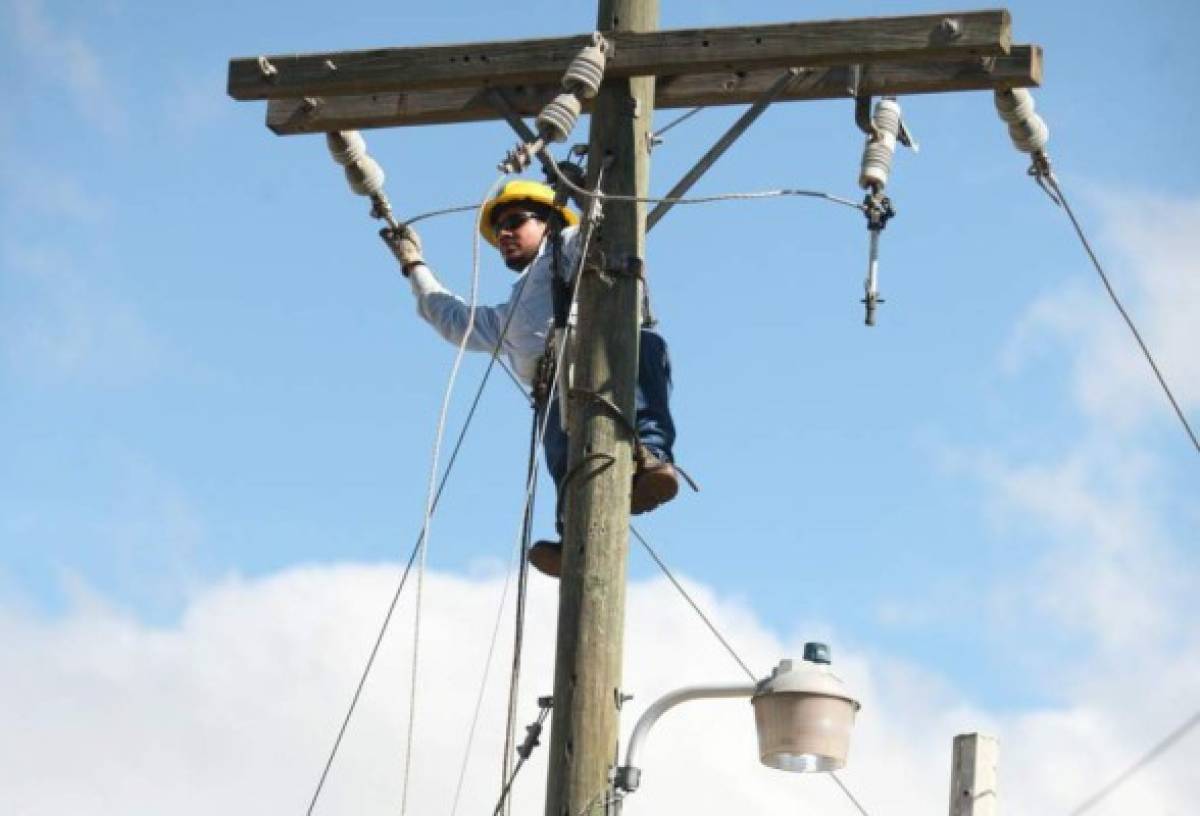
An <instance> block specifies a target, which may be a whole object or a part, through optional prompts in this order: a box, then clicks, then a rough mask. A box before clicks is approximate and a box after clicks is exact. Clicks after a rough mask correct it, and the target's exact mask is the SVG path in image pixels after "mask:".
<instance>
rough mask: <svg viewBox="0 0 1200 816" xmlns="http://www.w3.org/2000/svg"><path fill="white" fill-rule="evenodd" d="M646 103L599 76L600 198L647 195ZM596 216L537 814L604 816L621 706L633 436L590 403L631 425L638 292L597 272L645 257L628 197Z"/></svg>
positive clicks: (619, 23)
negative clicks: (545, 765) (542, 802)
mask: <svg viewBox="0 0 1200 816" xmlns="http://www.w3.org/2000/svg"><path fill="white" fill-rule="evenodd" d="M597 18H598V25H599V27H600V28H601V29H602V30H607V29H609V28H615V27H621V28H627V29H632V30H650V29H653V28H655V27H656V26H657V25H658V0H600V2H599V9H598V11H597ZM653 103H654V79H653V77H634V78H627V79H617V80H609V81H606V82H605V83H604V85H603V87H602V88H601V89H600V94H599V95H598V96H597V97H596V106H595V112H594V113H593V115H592V119H591V133H590V141H589V150H588V155H589V156H590V157H605V156H610V157H611V159H612V163H611V167H609V168H608V170H607V171H606V172H605V174H604V184H603V189H604V191H605V192H606V193H610V194H622V195H639V196H644V195H646V191H647V189H648V187H649V182H650V151H649V140H648V139H647V135H648V133H649V128H650V123H651V118H652V113H653V107H654V104H653ZM600 165H601V161H600V160H590V161H589V162H588V184H589V186H595V184H596V179H597V174H598V172H599V169H600ZM603 214H604V220H603V221H602V222H601V224H600V226H599V227H598V228H597V229H596V230H595V232H594V234H593V235H592V240H591V248H592V251H591V252H589V255H588V259H587V261H586V262H585V267H584V271H583V272H582V273H581V276H580V279H579V282H578V284H577V285H578V290H579V291H578V296H577V297H578V303H579V324H578V328H577V331H576V342H575V344H574V346H575V352H574V355H573V357H572V358H571V359H570V360H569V364H570V366H571V368H572V370H573V374H572V382H571V384H570V388H571V389H572V392H574V393H576V396H575V397H574V398H573V399H571V400H570V403H569V408H568V411H567V417H568V427H569V430H570V438H571V443H570V457H569V463H568V468H567V472H568V473H577V474H578V475H577V476H575V477H574V478H572V479H571V480H570V483H569V484H566V485H563V486H562V488H561V489H562V490H563V491H564V492H565V499H566V518H565V519H564V529H563V574H562V579H561V585H560V589H559V610H558V642H557V650H556V653H555V664H554V720H553V725H552V728H551V733H550V747H549V758H548V761H549V771H548V774H547V787H546V811H545V812H546V816H601V814H606V813H611V812H612V807H611V805H610V804H609V803H608V802H607V801H606V799H607V796H606V794H607V793H608V787H609V771H610V769H611V767H612V764H613V761H614V759H615V757H616V756H617V739H618V725H619V723H618V716H619V713H620V707H621V662H622V656H623V643H624V640H623V638H624V628H625V569H626V561H627V560H628V551H629V500H630V484H631V481H632V478H633V450H632V444H633V442H634V440H632V439H631V438H630V434H629V431H628V430H627V428H626V424H625V423H624V422H621V421H620V419H619V418H618V417H615V416H613V415H612V412H611V410H610V409H606V408H605V407H603V405H602V404H601V401H605V402H607V403H608V404H609V405H611V406H615V407H616V408H617V409H618V410H619V411H621V413H622V414H623V415H624V417H625V418H626V422H631V421H632V419H633V417H634V389H635V385H636V383H637V368H638V336H639V334H638V330H639V328H640V325H641V315H640V313H639V307H640V304H641V285H640V283H639V281H638V279H637V278H635V277H632V276H628V275H610V274H608V273H607V271H606V270H607V269H609V268H610V267H611V266H612V265H613V264H619V263H620V262H621V260H622V259H627V258H644V257H645V253H644V251H643V247H644V245H645V240H646V223H645V207H644V205H642V204H637V203H634V202H629V201H614V200H612V199H609V200H607V201H606V202H605V203H604V213H603ZM560 387H567V386H566V385H565V384H563V383H560ZM579 394H595V395H596V396H598V397H599V400H593V399H586V398H583V397H581V396H579Z"/></svg>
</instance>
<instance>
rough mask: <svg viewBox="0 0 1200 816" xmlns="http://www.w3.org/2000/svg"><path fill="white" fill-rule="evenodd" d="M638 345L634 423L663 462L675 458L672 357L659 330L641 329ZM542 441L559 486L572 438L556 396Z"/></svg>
mask: <svg viewBox="0 0 1200 816" xmlns="http://www.w3.org/2000/svg"><path fill="white" fill-rule="evenodd" d="M638 345H639V349H638V378H637V388H636V389H635V390H634V406H635V408H636V411H637V415H636V416H635V418H634V426H635V427H636V428H637V432H638V439H640V440H641V442H642V444H643V445H645V446H646V447H647V448H649V449H650V451H651V452H652V453H653V454H654V455H655V456H657V457H658V458H659V459H661V460H663V461H664V462H673V461H675V459H674V454H673V453H672V449H673V448H674V446H675V422H674V421H673V420H672V419H671V404H670V400H671V358H670V357H669V356H668V355H667V341H665V340H663V339H662V335H660V334H659V333H658V332H655V331H652V330H651V329H642V335H641V338H640V343H639V344H638ZM543 445H544V446H545V448H546V467H547V468H548V469H549V471H550V475H551V476H553V477H554V487H555V489H556V490H557V489H560V488H561V487H562V481H563V477H564V476H566V474H567V456H568V454H569V450H570V442H569V440H568V439H567V432H566V431H564V430H563V429H562V423H561V422H560V421H559V413H558V398H557V397H556V398H555V399H553V400H551V401H550V415H549V417H547V420H546V436H545V438H544V440H543ZM560 523H561V520H560Z"/></svg>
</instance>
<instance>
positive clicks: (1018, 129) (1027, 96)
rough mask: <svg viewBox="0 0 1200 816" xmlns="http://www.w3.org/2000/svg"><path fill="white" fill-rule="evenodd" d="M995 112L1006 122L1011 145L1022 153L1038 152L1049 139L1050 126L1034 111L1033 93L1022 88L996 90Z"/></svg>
mask: <svg viewBox="0 0 1200 816" xmlns="http://www.w3.org/2000/svg"><path fill="white" fill-rule="evenodd" d="M995 99H996V112H997V113H999V114H1000V118H1001V119H1003V120H1004V121H1005V122H1006V123H1008V135H1009V137H1010V138H1011V139H1012V142H1013V145H1014V146H1016V148H1017V150H1020V151H1021V152H1023V153H1038V152H1041V151H1043V150H1045V149H1046V145H1047V144H1048V143H1049V141H1050V128H1049V127H1047V126H1046V122H1045V120H1044V119H1042V117H1041V116H1039V115H1038V114H1037V113H1036V112H1035V107H1034V104H1033V95H1032V94H1031V93H1029V91H1027V90H1025V89H1024V88H1013V89H1012V90H1010V91H1000V90H998V91H996V96H995Z"/></svg>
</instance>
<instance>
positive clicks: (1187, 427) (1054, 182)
mask: <svg viewBox="0 0 1200 816" xmlns="http://www.w3.org/2000/svg"><path fill="white" fill-rule="evenodd" d="M1044 178H1045V179H1046V181H1047V183H1049V185H1050V187H1051V189H1053V191H1054V193H1055V194H1056V195H1057V196H1058V201H1059V203H1060V204H1062V208H1063V210H1065V211H1066V213H1067V217H1068V218H1070V219H1071V225H1072V226H1073V227H1074V228H1075V234H1076V235H1078V236H1079V240H1080V242H1081V243H1082V244H1083V248H1084V250H1085V251H1086V252H1087V254H1088V257H1089V258H1091V260H1092V265H1093V266H1095V267H1096V272H1097V273H1098V274H1099V275H1100V280H1101V281H1102V282H1103V283H1104V288H1105V289H1106V290H1107V291H1108V296H1109V297H1110V298H1111V299H1112V302H1113V305H1115V306H1116V307H1117V311H1118V312H1120V313H1121V317H1122V318H1123V319H1124V320H1125V325H1126V326H1128V327H1129V331H1131V332H1132V333H1133V337H1134V339H1135V340H1137V343H1138V346H1140V347H1141V350H1142V355H1143V356H1145V358H1146V362H1148V363H1149V364H1150V368H1151V369H1152V370H1153V371H1154V376H1155V377H1156V378H1158V384H1159V385H1161V386H1162V390H1163V393H1164V394H1166V395H1167V400H1168V401H1170V403H1171V407H1172V408H1173V409H1175V415H1176V416H1177V417H1179V422H1180V423H1181V424H1182V425H1183V429H1184V431H1185V432H1187V435H1188V437H1189V438H1190V439H1191V440H1192V445H1193V447H1195V448H1196V452H1197V453H1200V439H1197V438H1196V432H1195V431H1193V430H1192V426H1191V424H1190V423H1189V422H1188V420H1187V417H1186V416H1185V415H1184V413H1183V409H1182V408H1181V407H1180V406H1179V402H1178V401H1176V399H1175V395H1174V394H1173V393H1172V392H1171V388H1170V386H1168V385H1167V380H1166V378H1165V377H1163V374H1162V371H1160V370H1159V368H1158V363H1156V362H1155V361H1154V355H1152V354H1151V353H1150V349H1149V348H1148V347H1147V346H1146V342H1145V341H1144V340H1143V339H1142V335H1141V333H1140V332H1139V331H1138V330H1137V326H1135V325H1134V323H1133V319H1132V318H1131V317H1130V316H1129V313H1128V312H1127V311H1125V307H1124V306H1123V305H1122V303H1121V299H1120V298H1119V297H1117V293H1116V292H1115V291H1114V290H1113V287H1112V284H1111V283H1110V282H1109V280H1108V275H1107V274H1105V272H1104V267H1103V266H1101V265H1100V260H1099V259H1098V258H1097V257H1096V253H1095V252H1094V251H1093V250H1092V245H1091V243H1090V242H1089V241H1088V239H1087V236H1086V235H1085V234H1084V232H1083V227H1082V226H1080V224H1079V219H1077V218H1076V217H1075V212H1074V211H1073V210H1072V209H1071V205H1070V204H1069V203H1068V201H1067V197H1066V196H1065V195H1064V194H1063V191H1062V187H1061V186H1060V185H1059V183H1058V179H1057V178H1056V177H1055V175H1054V174H1053V173H1049V174H1046V175H1044Z"/></svg>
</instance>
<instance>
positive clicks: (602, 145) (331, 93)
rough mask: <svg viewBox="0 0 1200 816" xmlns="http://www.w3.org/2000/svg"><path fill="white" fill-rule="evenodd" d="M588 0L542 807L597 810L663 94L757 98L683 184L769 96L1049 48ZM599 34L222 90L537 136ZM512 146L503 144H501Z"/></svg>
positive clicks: (924, 27)
mask: <svg viewBox="0 0 1200 816" xmlns="http://www.w3.org/2000/svg"><path fill="white" fill-rule="evenodd" d="M598 3H599V8H598V14H597V18H598V19H597V25H596V29H597V30H598V31H599V32H600V33H601V34H602V35H603V36H604V38H605V40H607V42H608V44H609V46H611V48H610V53H609V55H608V56H607V61H606V66H605V68H604V75H603V83H602V85H601V87H600V91H599V93H598V95H597V96H596V98H595V99H594V100H583V110H584V112H588V113H590V114H591V115H592V123H591V134H590V138H589V144H588V174H589V184H591V185H595V184H596V182H597V179H598V178H599V177H600V174H601V172H603V185H602V188H603V191H604V192H605V193H606V194H607V195H608V196H610V197H609V198H607V199H605V201H604V206H603V220H602V222H601V223H600V224H599V226H598V227H597V228H596V230H595V233H594V234H593V236H592V241H591V245H590V250H589V252H588V255H587V260H586V262H585V265H584V269H583V272H582V275H581V277H580V281H579V284H578V285H579V295H578V305H579V313H578V327H577V333H576V339H575V343H574V353H573V356H572V357H571V359H568V360H567V361H566V362H567V365H568V366H569V367H570V370H571V372H572V373H571V376H570V378H569V379H567V381H565V382H562V381H560V387H562V388H567V389H569V394H568V396H569V409H568V412H567V414H568V424H569V429H570V436H571V451H570V464H569V467H568V476H567V483H566V484H564V485H563V486H562V490H564V491H565V498H566V501H565V506H566V518H565V529H564V533H565V534H564V542H563V543H564V553H563V555H564V559H563V575H562V583H561V588H560V603H559V619H558V643H557V659H556V664H555V678H554V722H553V728H552V732H551V740H550V752H551V755H550V779H549V784H548V789H547V795H546V816H589V814H591V813H593V812H595V811H596V810H597V809H603V807H604V800H605V797H606V794H607V792H608V790H609V788H610V780H609V773H610V771H611V770H612V769H613V768H614V767H615V764H616V757H617V734H618V715H619V711H620V707H621V704H622V699H623V698H622V689H621V658H622V631H623V627H624V608H625V561H626V556H627V550H628V527H629V498H630V484H631V479H632V471H633V458H632V451H631V445H632V444H634V442H635V441H636V440H634V439H632V438H631V436H632V434H631V433H630V427H629V423H632V422H633V419H634V388H635V384H636V381H637V367H638V334H639V328H640V322H641V321H640V314H639V309H640V306H641V291H642V282H641V275H642V272H643V269H644V266H643V264H642V260H643V259H644V258H645V242H646V211H645V206H644V205H643V204H641V203H635V202H631V201H621V200H617V199H615V198H612V197H611V196H639V197H645V196H646V195H647V192H648V189H649V171H650V156H649V148H650V142H649V138H650V132H651V131H650V127H651V121H652V117H653V112H654V109H655V108H670V107H675V108H678V107H692V106H697V105H742V104H748V105H752V107H751V109H750V111H748V112H747V115H745V116H743V117H742V119H741V120H740V122H739V123H738V124H735V125H734V126H733V128H731V129H730V131H729V132H728V133H726V134H725V135H724V136H722V137H721V138H720V139H718V141H717V144H716V145H714V147H713V149H712V150H710V151H709V153H708V155H707V156H705V157H704V159H702V160H701V162H700V163H699V164H698V165H697V167H696V168H694V169H693V171H691V172H689V173H688V174H687V176H685V178H684V180H683V181H681V182H680V184H679V185H676V189H685V188H686V187H687V186H688V185H690V184H692V183H694V182H695V181H696V180H697V179H698V178H699V176H700V175H701V174H702V173H703V172H704V170H705V169H707V167H709V166H711V164H712V163H713V162H714V161H715V160H716V158H717V157H718V156H719V155H720V154H721V152H723V151H724V150H725V149H726V148H727V147H728V146H729V145H730V144H732V142H733V141H734V140H736V139H737V137H738V136H740V134H741V133H742V132H743V131H744V130H745V129H746V127H748V126H749V124H750V122H752V121H753V120H754V118H756V117H757V116H758V114H759V113H761V112H762V110H763V109H765V107H766V106H767V105H769V104H771V103H773V102H777V101H779V102H782V101H789V100H805V99H835V98H842V99H854V100H856V105H855V106H853V107H854V109H855V110H857V111H859V112H862V111H867V110H868V109H869V102H870V99H871V97H874V96H890V95H899V94H921V93H942V92H949V91H966V90H987V91H992V90H997V89H1011V88H1022V87H1030V86H1036V85H1038V84H1039V83H1040V81H1041V71H1042V64H1041V49H1040V48H1039V47H1038V46H1036V45H1014V44H1013V43H1012V33H1011V30H1012V20H1011V17H1010V15H1009V13H1008V12H1007V11H1005V10H1002V9H1000V10H984V11H966V12H952V13H948V14H923V15H909V16H900V17H876V18H868V19H851V20H827V21H819V22H791V23H772V24H767V25H751V26H733V27H724V28H707V29H678V30H671V31H660V30H659V29H658V0H598ZM592 42H593V39H592V33H591V32H588V33H585V34H578V35H572V36H567V37H555V38H543V39H536V40H515V41H508V42H483V43H464V44H458V45H438V46H417V47H405V48H377V49H372V50H365V51H340V52H322V53H316V54H289V55H274V56H266V55H264V56H258V57H248V58H240V59H234V60H231V61H230V64H229V81H228V91H229V94H230V95H231V96H233V97H234V98H235V99H242V100H253V99H265V100H267V101H268V104H267V117H266V122H267V126H268V127H269V128H270V129H271V130H272V131H274V132H275V133H277V134H279V135H291V134H305V133H329V132H335V131H349V130H355V129H361V128H374V127H397V126H409V125H428V124H449V123H457V122H470V121H481V120H496V119H504V120H507V121H508V122H509V124H510V125H512V126H513V127H514V129H516V130H517V131H518V132H519V133H521V135H522V139H523V140H525V141H528V137H529V129H528V127H527V126H526V125H525V124H524V123H523V122H522V121H521V120H520V118H519V117H520V116H529V115H533V114H537V113H538V112H539V111H541V110H542V109H543V106H545V105H546V104H547V103H548V102H550V101H551V100H552V99H554V98H555V96H556V95H557V94H560V93H561V92H562V88H561V87H560V81H561V79H562V77H563V73H564V71H565V70H566V69H567V67H568V65H569V64H570V63H571V61H572V59H574V58H575V57H576V55H577V54H579V53H580V49H582V48H584V47H586V46H589V45H591V44H592ZM850 111H851V108H850V107H848V108H847V112H848V114H849V113H850ZM853 121H854V117H853V116H851V115H847V117H846V124H847V125H848V127H847V134H848V135H852V136H853V137H854V138H855V139H856V140H857V139H858V138H861V137H860V136H858V135H857V131H856V130H855V128H854V125H853ZM505 146H507V144H506V143H505V142H502V141H500V140H499V139H498V140H497V143H496V152H495V154H494V158H495V159H499V158H500V156H501V148H502V147H505ZM482 160H483V161H486V157H484V159H482ZM347 169H348V170H350V169H353V168H349V167H348V168H347ZM376 169H378V168H376ZM853 170H854V168H849V167H848V168H847V176H848V177H852V176H853ZM406 209H407V208H406ZM665 209H666V208H664V209H663V211H661V212H660V213H659V214H658V216H661V215H662V214H664V213H665ZM971 812H972V811H961V813H971ZM955 813H960V811H955ZM974 813H975V814H976V816H981V814H982V813H983V811H974Z"/></svg>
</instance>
